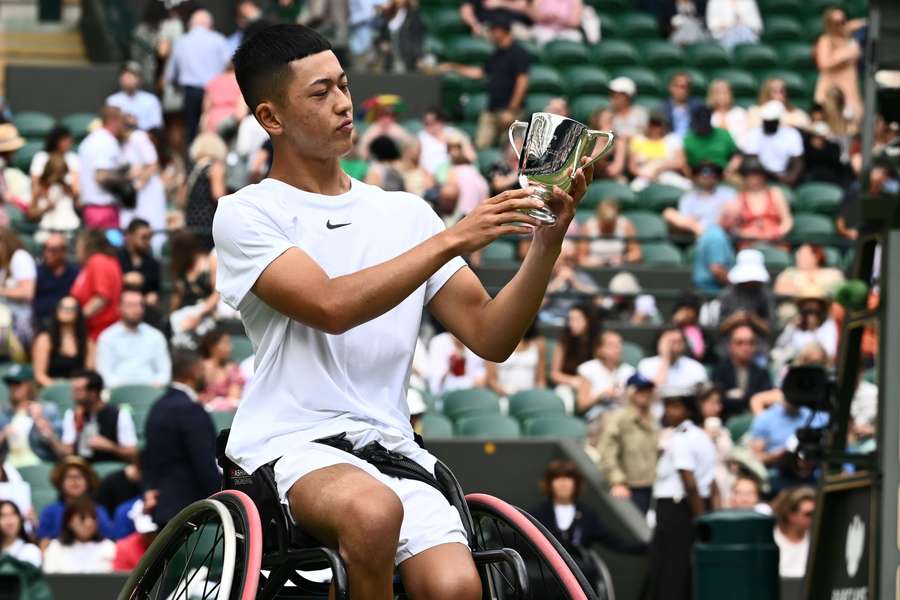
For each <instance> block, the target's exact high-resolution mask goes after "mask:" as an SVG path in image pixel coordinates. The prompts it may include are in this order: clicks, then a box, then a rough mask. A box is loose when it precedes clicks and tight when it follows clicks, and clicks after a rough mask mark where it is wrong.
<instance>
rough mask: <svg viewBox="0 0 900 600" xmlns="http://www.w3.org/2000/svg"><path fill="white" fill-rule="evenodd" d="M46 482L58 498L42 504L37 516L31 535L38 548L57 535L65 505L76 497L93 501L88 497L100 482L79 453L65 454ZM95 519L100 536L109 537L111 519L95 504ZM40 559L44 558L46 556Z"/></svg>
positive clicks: (62, 521) (111, 530)
mask: <svg viewBox="0 0 900 600" xmlns="http://www.w3.org/2000/svg"><path fill="white" fill-rule="evenodd" d="M50 481H51V482H52V483H53V487H55V488H56V491H57V492H59V498H58V499H57V500H56V501H54V502H51V503H50V504H48V505H47V506H45V507H44V509H43V510H42V511H41V516H40V518H39V519H38V528H37V534H36V535H35V537H37V538H38V539H39V540H41V546H42V547H46V542H47V541H48V540H51V539H54V538H58V537H60V534H61V533H62V531H63V523H64V522H65V521H64V519H63V517H64V516H65V512H66V507H67V506H70V505H72V504H74V503H75V502H76V501H78V500H87V501H89V502H91V504H93V500H91V497H92V496H93V495H94V492H96V491H97V487H98V486H99V485H100V480H99V478H98V477H97V473H96V472H95V471H94V469H93V467H91V465H90V463H88V462H87V461H86V460H84V459H83V458H81V457H79V456H67V457H66V458H64V459H62V460H60V461H59V462H58V463H56V466H55V467H53V471H52V472H51V473H50ZM96 518H97V522H98V526H99V529H100V533H101V535H103V536H105V537H110V536H111V535H112V532H113V528H112V520H111V519H110V518H109V514H108V513H107V512H106V510H105V509H104V508H103V507H97V517H96ZM44 559H45V560H46V556H45V557H44Z"/></svg>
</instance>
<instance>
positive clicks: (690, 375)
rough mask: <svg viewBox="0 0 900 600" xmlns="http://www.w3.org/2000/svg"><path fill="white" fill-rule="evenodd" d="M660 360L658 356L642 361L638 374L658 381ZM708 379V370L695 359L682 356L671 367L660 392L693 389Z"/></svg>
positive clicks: (639, 364) (638, 367)
mask: <svg viewBox="0 0 900 600" xmlns="http://www.w3.org/2000/svg"><path fill="white" fill-rule="evenodd" d="M659 363H660V358H659V357H658V356H650V357H648V358H643V359H641V362H639V363H638V366H637V370H638V372H639V373H640V374H641V375H643V376H644V377H646V378H647V379H649V380H650V381H655V380H656V373H657V372H658V371H659ZM707 379H708V377H707V375H706V369H705V368H704V367H703V365H701V364H700V363H699V362H697V361H696V360H694V359H693V358H689V357H687V356H682V357H680V358H679V359H678V360H676V361H675V363H674V364H672V365H669V373H668V374H667V375H666V380H665V381H664V382H663V384H662V386H660V390H659V391H660V392H664V391H665V390H666V389H667V388H678V389H681V390H683V389H686V388H692V387H694V386H695V385H697V384H698V383H703V382H705V381H706V380H707Z"/></svg>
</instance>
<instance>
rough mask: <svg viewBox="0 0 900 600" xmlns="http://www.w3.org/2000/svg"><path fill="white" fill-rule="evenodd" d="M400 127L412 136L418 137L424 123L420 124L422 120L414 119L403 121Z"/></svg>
mask: <svg viewBox="0 0 900 600" xmlns="http://www.w3.org/2000/svg"><path fill="white" fill-rule="evenodd" d="M400 126H401V127H403V129H405V130H407V131H408V132H410V133H411V134H413V135H418V133H419V132H420V131H422V129H423V128H424V127H425V125H424V123H422V119H418V118H416V117H412V118H410V119H403V121H402V122H401V123H400Z"/></svg>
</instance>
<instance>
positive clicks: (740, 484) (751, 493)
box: [728, 474, 772, 515]
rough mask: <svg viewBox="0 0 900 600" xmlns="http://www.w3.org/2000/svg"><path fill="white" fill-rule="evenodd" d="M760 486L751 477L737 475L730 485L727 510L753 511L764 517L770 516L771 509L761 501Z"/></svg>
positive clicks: (755, 479) (757, 481)
mask: <svg viewBox="0 0 900 600" xmlns="http://www.w3.org/2000/svg"><path fill="white" fill-rule="evenodd" d="M761 488H762V485H761V484H760V483H759V479H757V478H756V477H754V476H752V475H746V474H744V475H738V476H737V477H736V478H735V479H734V483H732V484H731V495H730V497H729V501H728V508H738V509H743V510H754V511H756V512H758V513H761V514H764V515H770V514H772V508H771V507H770V506H769V505H768V504H766V503H765V502H762V501H761V498H762V490H761Z"/></svg>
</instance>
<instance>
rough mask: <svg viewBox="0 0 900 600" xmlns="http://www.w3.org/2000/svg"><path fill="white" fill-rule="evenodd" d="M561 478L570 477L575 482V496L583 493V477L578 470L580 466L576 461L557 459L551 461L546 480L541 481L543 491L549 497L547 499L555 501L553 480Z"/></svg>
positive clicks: (545, 476) (546, 471) (545, 475)
mask: <svg viewBox="0 0 900 600" xmlns="http://www.w3.org/2000/svg"><path fill="white" fill-rule="evenodd" d="M559 477H570V478H572V479H574V480H575V495H576V496H577V495H578V494H579V492H581V484H582V479H583V478H582V476H581V471H579V470H578V465H576V464H575V462H574V461H571V460H565V459H557V460H551V461H550V463H549V464H548V465H547V469H546V470H545V471H544V478H543V480H541V489H542V490H543V492H544V493H545V494H546V495H547V498H549V499H550V500H553V480H554V479H557V478H559Z"/></svg>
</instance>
